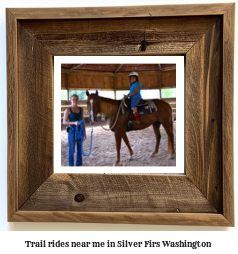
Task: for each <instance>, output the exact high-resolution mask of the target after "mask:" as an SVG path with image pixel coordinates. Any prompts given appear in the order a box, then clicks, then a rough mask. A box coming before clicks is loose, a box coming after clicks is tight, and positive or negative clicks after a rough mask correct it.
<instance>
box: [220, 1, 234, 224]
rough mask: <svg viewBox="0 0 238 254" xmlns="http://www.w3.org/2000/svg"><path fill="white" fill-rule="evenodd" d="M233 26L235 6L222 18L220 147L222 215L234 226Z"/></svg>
mask: <svg viewBox="0 0 238 254" xmlns="http://www.w3.org/2000/svg"><path fill="white" fill-rule="evenodd" d="M234 26H235V4H233V6H232V7H231V8H230V9H229V10H228V11H227V12H226V14H225V15H224V16H223V27H224V29H223V30H224V32H223V45H224V47H223V57H224V58H223V73H222V74H223V82H224V85H223V89H222V128H223V133H222V146H223V157H222V163H223V179H222V181H223V202H224V206H223V213H224V216H226V218H228V219H229V220H230V221H231V222H232V223H233V224H234V171H233V169H234V162H233V156H231V154H233V152H234V147H233V138H234V135H233V124H234V122H233V112H234V110H233V108H234V105H233V104H234V99H233V94H234Z"/></svg>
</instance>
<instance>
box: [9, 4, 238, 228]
mask: <svg viewBox="0 0 238 254" xmlns="http://www.w3.org/2000/svg"><path fill="white" fill-rule="evenodd" d="M7 12H8V13H7V39H8V52H7V61H8V63H7V66H9V67H8V99H9V100H8V103H9V104H8V110H9V112H8V113H9V117H10V118H8V125H10V127H9V130H8V139H9V143H8V195H9V198H8V208H9V212H8V220H9V221H70V222H73V221H74V222H101V223H105V222H111V223H114V222H115V223H148V224H161V225H214V226H215V225H216V226H218V225H219V226H233V225H234V204H233V202H234V199H233V161H232V160H233V143H232V137H233V134H232V131H233V126H232V123H233V120H232V119H233V116H232V117H230V115H228V113H229V112H233V106H232V96H233V94H232V92H231V93H228V92H227V91H228V90H226V88H227V87H228V89H230V91H233V87H232V86H233V73H232V72H233V60H231V59H232V56H233V50H234V49H233V40H234V31H233V25H234V20H233V19H234V4H214V5H177V6H176V5H175V6H169V7H168V6H148V7H145V6H143V7H129V8H128V7H118V8H116V7H115V8H114V7H113V8H66V9H65V8H62V9H61V8H59V9H8V10H7ZM201 15H209V16H203V17H198V16H201ZM211 15H215V16H214V17H211ZM217 15H218V16H217ZM182 16H189V17H182ZM161 17H166V19H167V23H168V24H169V20H170V19H171V26H169V25H168V26H167V24H166V20H165V19H163V21H162V19H161ZM178 17H179V19H180V20H181V24H179V22H177V23H178V24H176V22H175V21H176V20H177V21H178V20H179V19H177V18H178ZM101 18H103V19H109V18H110V22H111V24H110V22H108V23H109V24H106V23H107V22H106V20H101ZM113 18H115V20H113ZM119 18H120V22H119V25H118V27H116V21H118V19H119ZM131 18H133V20H134V21H133V22H131V24H130V27H129V30H128V31H127V32H126V28H127V24H128V23H129V22H130V19H131ZM134 18H135V19H134ZM198 18H201V19H202V18H204V21H202V20H200V21H201V22H200V23H201V28H200V30H199V28H198V27H199V22H198V23H195V21H196V20H197V19H198ZM87 19H88V20H87ZM124 19H125V20H124ZM186 19H187V21H186ZM189 19H190V22H192V23H193V26H194V30H192V29H193V27H192V26H191V25H190V22H189ZM29 20H30V21H29ZM36 20H38V21H39V22H38V21H36ZM59 20H64V22H65V25H63V26H62V31H66V32H64V34H62V33H60V32H59V31H60V26H59V25H57V22H58V21H59ZM139 20H140V22H141V24H142V25H141V27H139V28H138V25H137V24H138V21H139ZM192 20H193V21H192ZM75 22H78V23H77V26H78V27H77V29H76V31H75V29H74V28H75V27H73V26H72V24H73V23H74V24H76V23H75ZM222 22H223V23H222ZM47 23H48V24H47ZM58 23H60V22H58ZM23 24H24V25H23ZM37 24H38V25H37ZM39 24H40V25H39ZM54 26H55V31H56V32H55V33H54ZM103 26H105V30H104V29H103ZM135 27H137V28H136V29H135ZM168 27H170V28H169V29H167V28H168ZM47 28H48V29H49V30H48V31H52V32H47ZM113 36H115V38H116V40H115V39H114V41H113ZM98 38H99V39H100V40H99V39H98ZM145 39H146V40H148V41H150V42H151V44H150V45H149V46H148V47H147V49H146V51H144V52H141V51H140V50H138V48H139V45H140V42H141V40H145ZM138 43H139V44H138ZM173 54H175V55H186V123H185V124H186V126H185V131H186V147H185V148H186V155H185V157H186V158H185V159H186V176H175V177H172V176H162V175H157V176H146V175H139V176H138V178H136V177H135V176H129V175H114V176H108V175H105V176H100V177H98V176H97V175H91V176H90V177H89V176H87V175H67V174H65V175H62V176H59V175H57V174H52V173H53V106H52V105H53V99H52V98H53V92H52V91H53V77H52V73H53V71H52V70H53V56H54V55H141V56H142V55H173ZM10 96H12V98H9V97H10ZM187 96H189V98H190V100H191V102H190V101H189V100H188V98H187ZM14 100H15V101H14ZM192 102H193V103H194V104H192ZM221 103H222V104H221ZM32 105H34V106H32ZM11 118H12V119H11ZM16 126H17V127H18V128H17V131H16V133H14V132H13V133H12V131H14V130H16ZM86 178H87V179H86ZM89 179H91V181H89ZM138 179H139V180H138ZM89 187H90V188H89ZM78 191H82V192H84V194H85V197H86V199H85V201H84V202H82V203H77V204H75V201H73V200H72V198H73V196H74V195H76V194H77V193H76V192H78ZM164 196H166V198H164ZM139 197H140V199H139ZM138 200H139V201H138ZM60 201H61V202H62V204H63V205H62V204H61V203H60ZM99 201H101V202H99ZM103 204H104V205H103ZM19 209H20V210H19ZM49 209H50V210H49ZM26 210H27V211H26ZM55 210H57V211H55ZM71 210H74V211H71ZM197 211H200V212H199V213H198V212H197Z"/></svg>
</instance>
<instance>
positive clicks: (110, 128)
mask: <svg viewBox="0 0 238 254" xmlns="http://www.w3.org/2000/svg"><path fill="white" fill-rule="evenodd" d="M124 101H125V99H122V101H121V104H120V106H119V109H118V112H117V117H116V120H115V122H114V124H113V126H112V127H109V129H106V128H105V127H103V126H102V124H101V122H99V123H100V125H101V127H102V128H103V129H104V130H105V131H110V130H112V129H113V128H114V127H115V125H116V123H117V119H118V117H119V113H120V109H121V106H122V104H123V103H124Z"/></svg>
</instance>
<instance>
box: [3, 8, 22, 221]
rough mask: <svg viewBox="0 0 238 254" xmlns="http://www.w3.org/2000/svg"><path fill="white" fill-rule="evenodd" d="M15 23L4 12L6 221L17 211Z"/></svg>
mask: <svg viewBox="0 0 238 254" xmlns="http://www.w3.org/2000/svg"><path fill="white" fill-rule="evenodd" d="M16 31H17V21H16V19H15V18H14V16H13V15H12V14H11V13H10V12H9V11H8V10H7V11H6V32H7V84H8V85H7V94H8V100H7V126H8V128H7V140H8V147H7V167H8V172H7V177H8V179H7V180H8V220H10V218H11V217H12V215H13V214H14V213H15V212H16V211H17V210H18V208H19V207H18V114H17V112H18V100H17V98H18V75H17V70H18V64H17V61H18V58H17V32H16Z"/></svg>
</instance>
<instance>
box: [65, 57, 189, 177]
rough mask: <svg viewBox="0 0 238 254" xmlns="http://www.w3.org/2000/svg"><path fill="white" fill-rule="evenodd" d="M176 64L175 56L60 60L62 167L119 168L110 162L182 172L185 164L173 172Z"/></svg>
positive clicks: (176, 83) (175, 162) (121, 165)
mask: <svg viewBox="0 0 238 254" xmlns="http://www.w3.org/2000/svg"><path fill="white" fill-rule="evenodd" d="M141 60H143V58H142V59H141ZM177 67H178V63H176V61H174V62H169V63H164V62H161V63H147V62H145V63H80V62H78V63H77V62H72V63H71V62H67V63H64V62H62V63H61V64H60V70H61V90H60V99H61V100H60V103H61V131H60V133H61V151H60V154H61V165H60V166H61V169H63V170H64V169H65V172H69V171H68V169H70V170H73V172H75V170H78V171H79V172H82V170H81V169H82V168H84V167H86V168H92V167H93V168H95V167H103V168H108V167H109V168H112V169H113V170H111V171H110V172H117V170H116V168H114V167H113V166H118V167H128V168H140V170H139V172H141V167H149V168H151V169H153V170H150V171H152V172H150V173H155V172H158V173H177V172H179V173H184V171H183V170H184V168H183V167H182V169H181V167H180V169H179V170H178V169H176V170H174V171H173V169H175V168H177V167H176V166H177V165H176V164H177V161H178V160H177V153H176V144H177V140H178V139H177V138H176V129H177V128H176V127H177V126H176V125H177V117H178V115H177V114H178V112H177V103H178V101H177V98H176V97H177V95H176V86H177V85H178V84H180V82H178V80H177V76H178V75H176V71H177ZM183 75H184V74H183ZM183 75H182V76H183ZM183 85H184V83H183ZM180 86H181V85H180ZM181 90H184V87H183V88H182V89H181ZM179 94H180V93H179ZM179 108H181V107H179ZM182 108H183V107H182ZM183 110H184V108H183ZM180 111H181V110H180ZM180 120H181V119H180ZM180 122H181V121H180ZM183 127H184V126H183ZM180 132H181V131H180ZM180 144H181V146H184V144H183V142H182V143H180ZM179 157H180V159H181V157H184V154H183V156H181V155H180V156H179ZM180 165H181V164H180ZM158 168H159V170H157V169H158ZM171 170H172V171H171ZM119 172H121V170H119ZM128 172H130V171H128Z"/></svg>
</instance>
